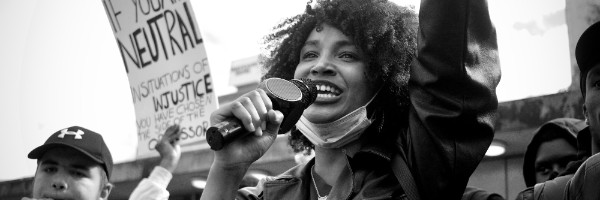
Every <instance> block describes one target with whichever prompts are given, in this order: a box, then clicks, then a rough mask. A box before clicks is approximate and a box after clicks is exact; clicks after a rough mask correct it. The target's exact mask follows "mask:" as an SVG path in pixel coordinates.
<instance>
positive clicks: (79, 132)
mask: <svg viewBox="0 0 600 200" xmlns="http://www.w3.org/2000/svg"><path fill="white" fill-rule="evenodd" d="M83 134H85V133H84V132H83V131H82V130H81V129H77V132H74V131H68V130H67V129H66V128H65V129H63V130H60V134H58V138H65V135H74V136H75V139H76V140H81V139H83V137H81V136H82V135H83Z"/></svg>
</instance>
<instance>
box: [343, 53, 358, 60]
mask: <svg viewBox="0 0 600 200" xmlns="http://www.w3.org/2000/svg"><path fill="white" fill-rule="evenodd" d="M339 57H340V58H341V59H343V60H346V61H354V60H358V56H356V55H355V54H353V53H347V52H344V53H341V54H340V56H339Z"/></svg>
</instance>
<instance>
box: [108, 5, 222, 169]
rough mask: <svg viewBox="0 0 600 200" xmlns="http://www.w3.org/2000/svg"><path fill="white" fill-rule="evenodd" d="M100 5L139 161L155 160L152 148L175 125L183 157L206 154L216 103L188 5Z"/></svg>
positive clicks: (193, 17)
mask: <svg viewBox="0 0 600 200" xmlns="http://www.w3.org/2000/svg"><path fill="white" fill-rule="evenodd" d="M103 3H104V8H105V10H106V13H107V15H108V18H109V21H110V23H111V28H112V30H113V32H114V34H115V38H116V40H117V45H118V48H119V51H120V53H121V58H122V59H123V64H124V66H125V71H126V72H127V76H128V78H129V85H130V89H131V94H132V97H133V103H134V106H135V112H136V125H137V129H138V139H139V140H138V141H139V143H138V157H149V156H154V155H157V153H156V152H155V151H154V146H155V145H156V143H157V142H158V141H159V140H160V138H161V137H162V135H163V134H164V131H165V130H166V129H167V128H168V127H169V126H171V125H173V124H179V125H181V127H182V129H183V133H184V134H183V136H182V139H183V140H182V147H183V151H188V150H194V149H199V148H206V147H207V145H206V142H205V133H206V129H208V126H209V114H210V113H211V112H212V111H213V110H215V109H216V107H217V101H216V97H215V93H214V91H213V85H212V79H211V76H210V67H209V64H208V59H207V57H206V51H205V48H204V44H203V40H202V37H201V35H200V31H199V29H198V26H197V23H196V21H195V15H194V12H193V10H192V7H191V5H190V3H189V0H103Z"/></svg>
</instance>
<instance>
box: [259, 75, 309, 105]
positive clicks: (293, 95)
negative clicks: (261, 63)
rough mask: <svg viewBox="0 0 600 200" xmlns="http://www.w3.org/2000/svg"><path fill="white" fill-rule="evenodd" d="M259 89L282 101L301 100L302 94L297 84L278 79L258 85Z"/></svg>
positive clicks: (268, 80) (267, 80) (270, 79)
mask: <svg viewBox="0 0 600 200" xmlns="http://www.w3.org/2000/svg"><path fill="white" fill-rule="evenodd" d="M259 88H261V89H263V90H265V92H267V94H269V95H272V96H273V97H274V98H277V99H280V100H283V101H288V102H296V101H300V100H302V98H303V97H302V95H303V93H302V91H301V89H300V88H299V87H298V85H297V84H295V83H293V82H290V81H287V80H284V79H280V78H269V79H266V80H265V81H263V82H261V83H260V85H259Z"/></svg>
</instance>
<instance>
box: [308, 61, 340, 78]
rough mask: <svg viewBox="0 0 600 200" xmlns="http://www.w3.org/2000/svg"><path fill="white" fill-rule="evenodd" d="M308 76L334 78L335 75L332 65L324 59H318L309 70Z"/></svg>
mask: <svg viewBox="0 0 600 200" xmlns="http://www.w3.org/2000/svg"><path fill="white" fill-rule="evenodd" d="M310 74H311V75H313V76H318V75H321V76H335V75H336V74H337V73H336V72H335V70H334V67H333V64H331V62H329V60H328V59H326V58H321V59H319V62H317V64H315V66H313V67H312V68H311V69H310Z"/></svg>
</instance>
